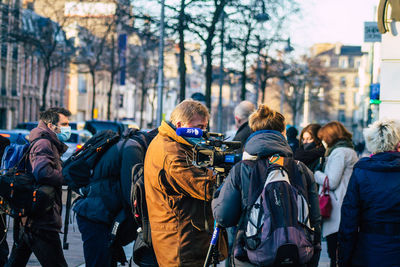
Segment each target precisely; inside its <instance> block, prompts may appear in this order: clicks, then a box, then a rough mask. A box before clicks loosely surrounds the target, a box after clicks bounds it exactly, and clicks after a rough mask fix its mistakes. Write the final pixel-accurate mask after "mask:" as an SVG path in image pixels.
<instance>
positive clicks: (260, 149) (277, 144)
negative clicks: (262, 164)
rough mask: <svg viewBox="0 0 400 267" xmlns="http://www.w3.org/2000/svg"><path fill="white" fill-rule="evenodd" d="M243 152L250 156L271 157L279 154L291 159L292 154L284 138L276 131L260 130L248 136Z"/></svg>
mask: <svg viewBox="0 0 400 267" xmlns="http://www.w3.org/2000/svg"><path fill="white" fill-rule="evenodd" d="M244 151H245V152H246V153H247V154H250V155H252V156H258V157H262V156H272V155H274V154H279V155H280V156H283V157H292V156H293V152H292V149H291V148H290V146H289V144H288V142H287V140H286V138H285V137H284V136H283V135H282V134H281V133H280V132H278V131H272V130H262V131H257V132H255V133H253V134H252V135H250V137H249V138H248V139H247V142H246V145H245V147H244Z"/></svg>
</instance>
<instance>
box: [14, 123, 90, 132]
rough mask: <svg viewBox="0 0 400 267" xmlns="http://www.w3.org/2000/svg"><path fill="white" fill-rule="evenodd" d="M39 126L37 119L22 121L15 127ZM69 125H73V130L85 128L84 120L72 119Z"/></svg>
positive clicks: (29, 127) (27, 128)
mask: <svg viewBox="0 0 400 267" xmlns="http://www.w3.org/2000/svg"><path fill="white" fill-rule="evenodd" d="M37 126H38V122H37V121H29V122H20V123H18V124H17V126H16V127H15V129H25V130H29V131H30V130H32V129H33V128H36V127H37ZM69 126H71V129H72V130H83V129H84V127H85V122H84V121H78V122H76V121H70V122H69Z"/></svg>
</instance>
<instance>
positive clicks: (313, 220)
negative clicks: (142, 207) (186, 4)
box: [0, 100, 400, 267]
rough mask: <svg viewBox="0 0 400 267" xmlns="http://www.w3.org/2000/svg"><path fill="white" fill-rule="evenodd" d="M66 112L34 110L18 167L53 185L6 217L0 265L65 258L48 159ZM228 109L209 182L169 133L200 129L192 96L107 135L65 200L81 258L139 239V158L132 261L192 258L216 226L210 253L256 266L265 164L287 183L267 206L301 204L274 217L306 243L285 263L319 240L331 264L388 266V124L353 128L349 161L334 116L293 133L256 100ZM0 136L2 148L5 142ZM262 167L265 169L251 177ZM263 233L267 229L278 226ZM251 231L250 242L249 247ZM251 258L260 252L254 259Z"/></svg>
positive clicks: (397, 248)
mask: <svg viewBox="0 0 400 267" xmlns="http://www.w3.org/2000/svg"><path fill="white" fill-rule="evenodd" d="M70 115H71V114H70V112H69V111H68V110H65V109H63V108H51V109H48V110H47V111H45V112H43V113H41V115H40V122H39V125H38V127H37V128H35V129H33V130H32V131H31V134H30V136H29V140H30V141H31V142H33V140H35V142H34V143H32V145H31V147H30V150H29V161H28V162H27V164H28V169H29V170H30V171H31V172H32V174H33V176H34V177H35V180H36V183H38V184H40V185H48V186H52V187H53V188H54V190H55V200H54V205H53V206H52V208H51V209H50V210H48V211H46V213H45V214H44V215H42V216H40V217H30V216H27V217H23V218H20V220H15V223H17V224H19V226H20V227H19V234H18V235H17V238H14V244H13V246H12V250H11V253H10V255H8V252H9V251H8V246H7V241H6V240H5V238H4V237H0V241H1V244H0V266H26V264H27V262H28V260H29V258H30V255H31V254H32V252H33V253H34V254H35V256H36V257H37V258H38V260H39V262H40V264H41V265H42V266H51V267H53V266H67V262H66V260H65V258H64V255H63V251H62V246H61V240H60V236H59V233H60V232H61V226H62V222H61V209H62V202H61V186H62V185H63V175H62V168H63V166H62V162H61V160H60V156H61V155H62V153H63V152H65V150H66V146H65V144H64V143H63V142H65V141H66V140H67V139H68V137H69V134H70V131H71V129H70V127H69V126H68V123H69V121H68V118H69V116H70ZM234 117H235V122H236V127H237V129H238V131H237V134H236V136H235V137H234V139H233V140H235V141H238V142H241V143H242V144H243V146H242V148H241V149H239V150H238V151H237V152H238V153H240V154H241V159H242V160H241V161H240V162H238V163H236V164H235V165H234V166H233V167H232V168H231V169H230V171H229V173H226V178H225V179H224V182H223V183H222V185H221V186H219V188H216V187H215V184H216V183H217V180H216V177H217V175H216V171H215V170H214V169H213V168H210V167H209V166H195V165H194V164H193V161H194V159H193V152H192V151H193V148H194V147H195V146H198V145H199V142H201V140H202V139H201V138H193V137H183V136H179V135H178V134H177V132H176V130H177V129H179V128H198V129H201V130H204V131H206V130H207V128H208V121H209V118H210V114H209V111H208V110H207V108H206V107H205V106H204V105H203V104H202V103H200V102H198V101H194V100H185V101H183V102H181V103H180V104H179V105H177V106H176V108H175V109H174V110H173V112H172V114H171V117H170V120H169V121H163V122H162V124H161V125H160V126H159V127H158V128H157V129H155V130H153V131H151V132H146V133H145V132H140V134H138V132H137V131H135V132H134V133H132V132H129V131H128V132H127V133H126V135H125V136H128V138H124V139H121V140H120V141H118V142H116V143H115V144H114V145H112V146H111V148H109V149H108V150H107V151H106V152H105V153H104V155H102V157H101V158H100V159H99V161H97V162H96V166H95V168H94V169H93V171H92V173H91V177H90V185H88V186H86V187H82V188H81V189H80V191H79V192H80V197H79V199H78V200H76V201H75V203H74V206H73V210H74V212H75V213H76V219H77V224H78V227H79V231H80V233H81V236H82V241H83V249H84V258H85V263H86V266H96V267H97V266H105V267H108V266H117V263H118V262H124V258H125V255H124V254H123V253H124V252H123V250H122V245H124V244H125V243H124V242H123V240H124V238H125V240H130V239H136V242H135V248H134V249H135V250H136V252H138V251H139V248H138V247H139V245H136V244H143V240H140V239H143V233H142V232H141V231H142V230H143V229H142V228H143V227H139V226H138V224H137V222H136V221H135V218H134V217H135V216H136V215H135V214H127V212H126V207H129V206H130V205H131V204H132V203H131V200H132V195H131V191H130V188H131V183H132V181H133V178H132V176H133V171H132V169H133V168H134V166H136V165H137V164H143V166H144V167H143V177H144V188H145V203H147V204H146V210H147V212H148V220H149V227H150V229H151V237H150V241H151V242H150V243H151V245H149V242H147V245H146V246H145V249H143V247H140V253H139V254H140V255H139V256H137V257H136V258H135V263H136V264H137V265H139V266H203V264H204V261H205V259H206V257H207V254H208V250H209V247H210V241H211V237H212V233H213V228H214V227H215V226H216V225H218V226H219V227H221V228H222V229H223V230H222V231H221V232H220V234H219V237H218V242H217V243H216V244H214V245H215V248H216V250H217V251H218V253H216V254H215V253H214V256H215V255H217V256H218V261H222V260H225V259H226V266H260V264H259V263H257V262H258V261H256V260H255V258H254V254H255V253H253V252H252V251H251V250H254V251H255V250H256V249H259V247H257V246H259V244H264V245H265V246H267V245H271V244H272V243H274V242H275V241H276V240H275V239H274V237H271V235H270V234H269V235H267V234H266V233H261V232H262V231H261V230H260V231H261V232H260V233H258V232H257V234H259V235H257V236H256V235H254V236H250V237H249V231H250V230H249V229H250V228H251V226H249V224H250V222H251V219H250V217H251V216H252V214H250V213H251V212H253V210H254V206H257V205H256V204H255V202H254V201H253V200H256V199H257V201H261V202H260V203H262V206H263V209H264V215H263V216H262V217H261V215H258V219H257V220H256V221H258V224H260V222H261V227H264V228H262V229H264V230H265V229H267V228H265V227H266V226H269V225H271V227H272V225H275V226H276V225H279V224H280V223H281V224H282V222H279V221H276V220H277V219H276V218H279V216H278V215H275V214H273V212H276V211H275V210H274V209H273V208H272V207H271V204H270V202H268V200H265V199H264V200H263V199H262V198H263V196H268V192H264V191H265V190H267V189H266V188H269V187H267V185H268V184H269V183H272V182H271V179H276V177H270V176H271V175H270V174H271V173H272V172H273V171H274V170H277V169H279V170H280V173H281V174H279V173H278V172H275V173H274V175H281V176H279V177H278V179H277V180H273V181H277V182H278V183H280V186H281V189H282V188H283V187H282V186H283V185H285V186H287V184H285V183H288V184H289V185H290V186H289V187H285V188H289V191H279V192H281V193H280V194H281V195H279V194H278V195H279V196H277V195H276V192H275V191H274V194H275V195H273V194H272V199H271V200H270V201H271V203H272V202H275V204H276V205H277V206H280V205H281V204H282V203H281V201H290V199H291V197H292V196H293V194H294V196H300V195H301V196H302V197H303V198H304V199H305V201H306V202H305V203H306V206H307V207H303V208H302V209H305V210H306V212H307V213H306V216H305V217H306V218H305V219H304V222H303V221H302V223H301V224H300V223H299V224H297V222H298V220H299V221H300V215H299V214H300V213H301V212H303V213H302V214H304V210H302V211H300V208H299V207H297V206H296V204H295V206H296V207H294V209H293V210H294V211H295V216H292V217H296V218H295V221H296V225H295V226H293V227H294V228H296V229H297V230H295V231H294V230H293V229H292V228H293V227H292V228H290V227H287V226H283V227H284V229H285V233H284V234H283V235H282V236H286V239H287V240H289V235H291V234H293V233H300V234H304V236H306V237H307V239H308V240H303V241H302V243H301V244H302V245H301V246H304V247H307V249H306V250H305V251H306V252H305V253H306V254H307V255H303V254H302V253H303V252H302V251H303V250H301V249H302V248H301V246H300V245H299V246H298V248H297V249H298V250H297V252H298V253H297V261H295V262H292V266H318V262H319V258H320V252H321V241H322V240H326V242H327V250H328V251H327V252H328V255H329V258H330V266H331V267H334V266H343V267H347V266H400V194H399V192H400V179H399V178H400V123H399V122H398V121H395V120H389V119H385V120H380V121H377V122H375V123H373V124H372V125H370V126H369V127H368V128H367V129H365V130H364V139H365V146H366V148H367V150H368V151H369V152H370V153H371V154H370V156H368V157H363V158H361V159H359V156H358V154H359V153H357V152H356V151H355V149H354V145H353V142H352V134H351V133H350V132H349V131H348V130H347V129H346V128H345V127H344V126H343V124H341V123H340V122H337V121H332V122H329V123H327V124H325V125H319V124H310V125H307V126H306V127H304V128H303V129H302V131H301V133H300V136H299V139H297V135H298V132H297V129H296V128H294V127H287V121H286V119H285V116H284V115H283V114H281V113H279V112H277V111H274V110H272V109H270V108H269V107H268V106H266V105H263V104H261V105H259V106H258V107H257V108H256V107H255V106H254V105H253V104H252V103H251V102H249V101H243V102H242V103H240V104H239V105H238V106H237V107H236V108H235V111H234ZM131 131H132V130H131ZM0 138H1V136H0ZM0 141H1V145H0V148H1V150H0V152H2V151H3V150H4V147H5V146H7V145H8V143H6V142H7V140H3V139H0ZM264 165H266V166H267V167H268V168H267V167H266V166H264ZM262 171H265V176H266V177H256V176H257V175H259V174H261V173H263V172H262ZM285 174H288V177H286V178H285ZM255 177H256V178H257V179H259V181H258V180H257V179H256V178H255ZM292 187H293V188H294V189H293V190H292V189H291V188H292ZM263 189H264V191H263ZM323 189H324V190H325V189H328V191H327V192H328V193H327V195H328V196H329V199H330V209H329V214H328V215H326V214H325V212H323V213H322V215H323V217H322V216H321V209H320V208H321V207H320V205H321V204H320V201H319V200H320V199H319V197H320V196H321V195H322V194H324V192H322V191H323ZM274 190H275V189H274ZM261 191H262V192H263V193H262V194H261V195H260V193H261ZM282 192H287V193H282ZM293 192H294V193H293ZM254 194H255V196H254ZM282 194H287V196H282ZM258 195H260V196H259V197H258V198H257V196H258ZM298 200H299V198H297V200H296V201H297V202H296V203H297V204H298ZM252 201H253V202H252ZM256 203H258V202H256ZM256 208H258V209H259V207H256ZM128 210H129V208H128ZM265 210H267V211H268V212H271V213H268V212H265ZM282 212H283V213H284V214H286V213H285V212H288V211H285V210H284V211H282ZM128 213H129V212H128ZM121 214H122V215H121ZM260 214H261V213H260ZM289 215H291V214H289V213H288V214H286V215H285V216H289ZM121 216H122V218H123V220H122V222H121V225H124V227H125V229H124V233H123V234H118V232H117V234H116V235H115V233H113V230H115V229H119V228H118V224H117V228H115V225H116V224H115V222H116V220H117V219H118V218H121ZM297 217H298V218H297ZM286 219H288V218H284V220H286ZM1 220H2V222H3V223H0V224H1V227H3V228H5V221H6V219H5V214H4V213H2V214H1ZM283 224H285V223H283ZM253 226H256V225H253ZM126 227H128V228H126ZM256 227H257V226H256ZM3 228H2V229H3ZM126 229H128V230H126ZM260 229H261V228H260ZM3 230H4V229H3ZM275 233H277V235H278V233H279V231H277V232H274V234H275ZM310 233H311V234H310ZM254 237H256V239H254ZM251 238H253V239H251ZM257 238H258V241H257ZM299 238H300V237H299V236H297V239H299ZM114 239H116V240H114ZM264 239H268V240H270V241H265V240H264ZM295 239H296V238H295ZM254 240H255V241H257V242H258V243H257V242H255V244H256V245H255V247H254V242H253V241H254ZM251 242H253V243H251ZM268 242H270V243H268ZM299 242H300V241H299ZM267 243H268V244H267ZM274 244H275V243H274ZM274 244H272V245H271V246H272V247H273V245H274ZM299 244H300V243H299ZM264 245H263V246H264ZM280 248H281V247H278V248H277V251H278V252H277V255H278V254H279V255H281V254H282V253H283V258H279V257H278V256H276V258H274V259H273V262H274V263H273V264H272V265H269V266H278V263H279V262H280V261H285V260H286V264H288V263H290V262H287V259H288V258H289V256H288V258H285V253H289V252H290V251H292V250H291V248H290V247H285V248H284V249H280ZM257 251H258V250H257ZM282 251H283V252H282ZM266 253H267V252H266ZM271 253H272V252H271ZM134 254H135V253H134ZM136 254H138V253H136ZM274 257H275V256H274ZM278 258H279V259H278ZM260 259H263V255H258V256H257V260H260ZM290 259H292V258H290ZM295 259H296V257H295ZM288 266H290V265H288Z"/></svg>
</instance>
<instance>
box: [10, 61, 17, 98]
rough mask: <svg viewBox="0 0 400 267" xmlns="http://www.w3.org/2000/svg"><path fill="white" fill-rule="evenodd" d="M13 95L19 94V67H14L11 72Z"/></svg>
mask: <svg viewBox="0 0 400 267" xmlns="http://www.w3.org/2000/svg"><path fill="white" fill-rule="evenodd" d="M11 95H12V96H17V69H15V68H13V69H12V73H11Z"/></svg>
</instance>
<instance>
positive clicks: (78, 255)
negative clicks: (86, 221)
mask: <svg viewBox="0 0 400 267" xmlns="http://www.w3.org/2000/svg"><path fill="white" fill-rule="evenodd" d="M63 212H65V208H64V209H63ZM72 215H73V214H71V216H72ZM63 217H64V214H63ZM73 219H74V220H73V223H71V224H70V225H69V228H68V229H69V231H68V243H69V249H68V250H64V256H65V259H66V261H67V263H68V266H70V267H76V266H85V264H84V262H85V260H84V257H83V248H82V240H81V234H80V233H79V230H78V226H77V224H76V220H75V218H73ZM9 222H10V224H9V231H8V233H7V241H8V244H9V247H10V250H11V246H12V236H13V233H12V232H13V231H12V219H11V220H9ZM63 223H64V219H63ZM63 230H64V229H63ZM60 237H61V241H62V240H63V237H64V235H63V234H60ZM124 249H125V253H126V257H127V259H129V258H130V257H131V255H132V250H133V244H130V245H128V246H126V247H125V248H124ZM27 266H30V267H40V264H39V262H38V260H37V259H36V257H35V255H33V254H32V256H31V258H30V260H29V262H28V265H27ZM219 266H220V267H223V266H225V265H224V264H223V263H221V264H219ZM319 267H329V258H328V254H327V248H326V242H323V243H322V253H321V258H320V263H319Z"/></svg>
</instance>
